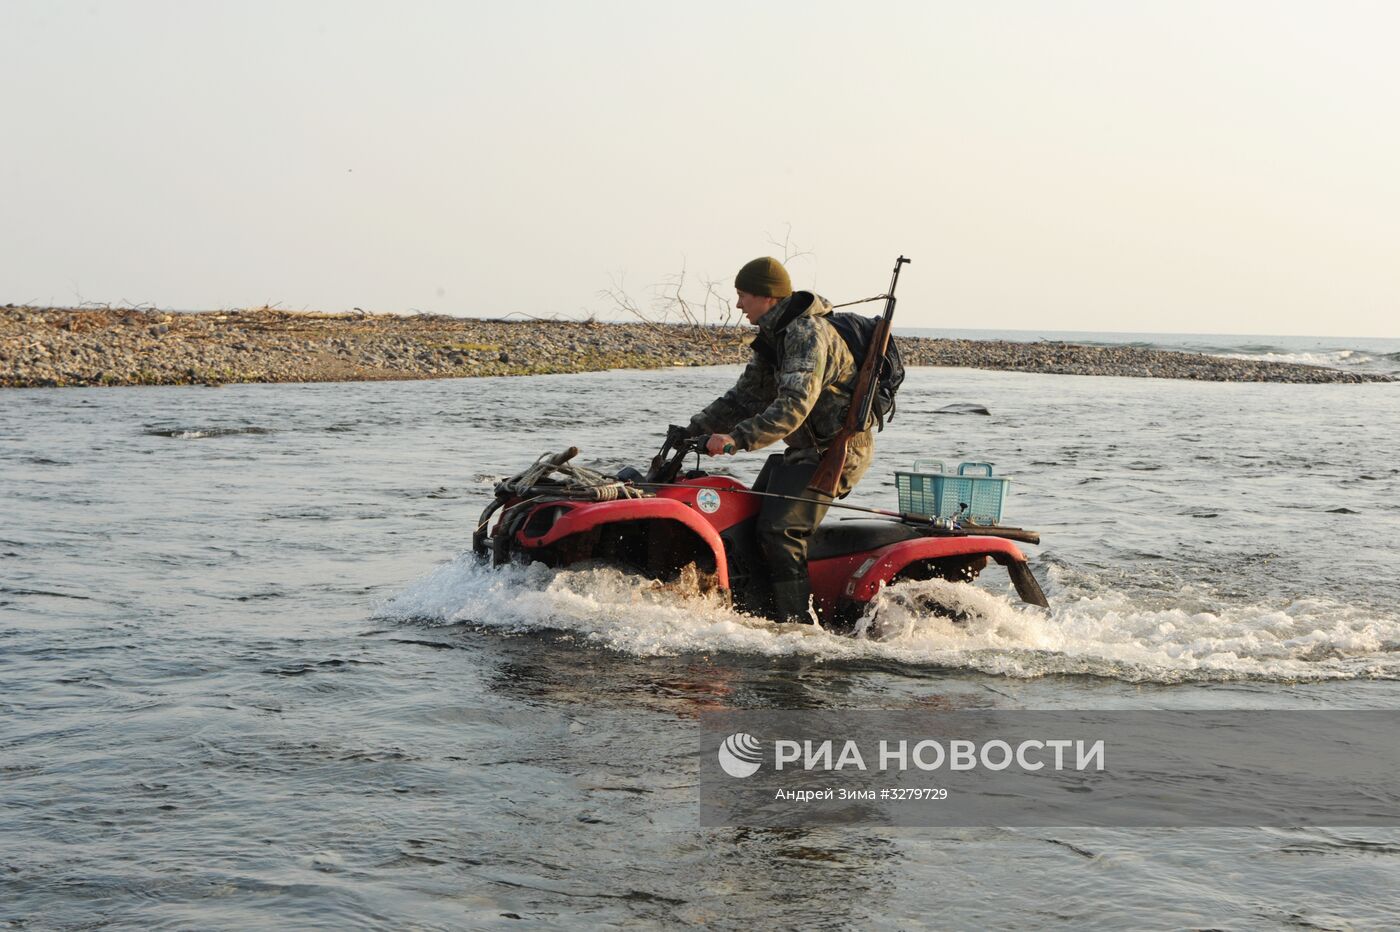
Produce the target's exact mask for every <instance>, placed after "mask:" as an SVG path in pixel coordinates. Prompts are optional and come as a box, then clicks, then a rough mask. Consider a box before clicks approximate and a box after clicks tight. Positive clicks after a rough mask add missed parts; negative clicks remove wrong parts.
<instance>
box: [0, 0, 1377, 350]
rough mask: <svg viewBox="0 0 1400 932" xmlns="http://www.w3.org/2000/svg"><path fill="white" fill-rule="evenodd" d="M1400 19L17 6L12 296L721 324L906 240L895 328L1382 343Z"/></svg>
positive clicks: (1, 204)
mask: <svg viewBox="0 0 1400 932" xmlns="http://www.w3.org/2000/svg"><path fill="white" fill-rule="evenodd" d="M1397 47H1400V4H1397V3H1394V2H1390V0H1385V2H1375V3H1370V2H1363V0H1344V2H1298V0H1259V2H1254V0H1207V2H1195V0H1172V2H1152V3H1148V2H1133V3H1124V2H1121V0H1110V2H1097V0H1042V2H1031V0H1026V2H1005V0H979V2H977V3H967V2H956V3H954V2H942V0H928V2H910V3H879V2H863V3H855V2H850V0H845V2H824V0H806V2H799V3H779V2H753V0H749V2H741V3H730V2H722V0H720V2H707V3H705V4H695V3H685V4H682V3H676V2H657V0H648V2H622V0H593V2H553V0H533V2H530V3H516V4H508V3H500V2H491V3H473V2H415V0H397V2H393V3H389V2H373V3H372V2H358V0H334V2H311V0H281V2H261V0H240V2H237V3H233V2H213V0H181V2H154V0H120V2H116V0H109V2H98V0H85V2H73V0H0V130H3V137H4V138H3V141H0V304H3V303H8V302H13V303H26V304H53V305H64V306H71V305H75V304H80V303H83V302H97V303H110V304H113V305H125V304H133V305H154V306H158V307H161V308H169V309H218V308H233V307H252V306H261V305H263V304H270V305H274V306H278V307H282V308H287V309H294V310H299V309H303V308H305V309H311V310H325V311H342V310H349V309H351V308H357V307H358V308H363V309H365V310H370V311H388V312H399V313H404V312H408V313H411V312H431V313H443V314H453V315H461V316H479V317H499V316H505V315H510V314H521V315H531V316H537V317H550V316H559V317H587V316H589V315H596V316H598V317H600V318H605V319H606V318H617V317H623V316H626V315H627V314H628V312H627V311H626V310H624V304H623V302H624V301H630V302H632V304H634V305H635V306H636V307H637V308H638V309H639V311H640V312H641V313H643V314H646V315H648V316H651V317H657V316H659V315H660V314H661V313H662V312H663V310H664V309H665V308H664V298H660V299H658V290H659V291H660V292H661V293H664V291H665V286H666V283H667V282H672V281H674V280H675V279H676V277H677V276H679V275H681V274H682V272H683V273H684V290H683V291H682V294H683V295H684V296H685V297H687V299H688V300H689V302H690V304H691V306H692V307H695V308H697V310H696V313H697V316H699V315H708V319H710V320H715V319H718V318H719V317H721V316H722V313H723V312H722V309H721V305H720V304H719V303H718V297H723V298H728V299H732V297H733V289H732V283H733V276H734V272H735V271H736V270H737V269H738V267H739V266H740V265H742V264H743V263H744V262H745V261H747V260H749V259H751V258H754V257H755V256H760V255H776V256H777V257H778V258H780V259H782V258H788V257H790V261H789V268H790V271H791V274H792V278H793V281H794V285H795V286H796V287H798V288H809V289H813V290H816V291H818V292H820V293H821V294H823V295H825V296H826V297H827V298H829V299H831V300H832V301H846V300H853V299H856V298H862V297H866V296H869V295H873V294H878V293H879V292H881V291H883V290H884V289H885V287H886V286H887V284H888V281H889V275H890V271H891V269H892V267H893V265H894V259H895V258H896V257H897V256H898V255H901V254H903V255H906V256H909V257H910V258H911V259H912V260H913V262H912V264H911V265H909V266H907V267H905V270H904V272H903V273H902V274H901V277H900V283H899V298H900V301H899V307H898V312H897V317H896V323H897V324H899V325H901V326H904V327H948V328H1007V329H1035V330H1111V331H1151V332H1193V333H1234V334H1242V333H1258V334H1306V335H1322V336H1348V335H1349V336H1371V337H1396V336H1400V170H1398V169H1397V166H1400V118H1398V117H1400V55H1396V54H1395V49H1396V48H1397ZM710 283H712V284H714V285H715V291H714V292H713V295H714V296H711V298H710V301H709V305H708V308H707V309H703V310H702V309H701V308H702V306H703V301H704V299H705V296H706V293H707V284H710ZM609 291H611V292H612V294H611V295H610V294H608V292H609ZM621 295H625V296H626V297H625V298H623V297H621ZM715 296H718V297H715ZM657 300H661V301H662V302H663V304H657V303H655V302H656V301H657ZM670 313H672V314H673V315H674V314H675V309H674V307H672V309H671V311H670Z"/></svg>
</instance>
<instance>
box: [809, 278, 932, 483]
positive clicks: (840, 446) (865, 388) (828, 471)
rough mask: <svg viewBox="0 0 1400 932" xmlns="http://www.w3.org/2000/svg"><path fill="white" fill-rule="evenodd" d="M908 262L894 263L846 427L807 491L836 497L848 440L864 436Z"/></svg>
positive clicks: (844, 425) (861, 367) (825, 454)
mask: <svg viewBox="0 0 1400 932" xmlns="http://www.w3.org/2000/svg"><path fill="white" fill-rule="evenodd" d="M908 261H909V260H908V259H906V258H904V257H903V256H900V257H899V258H898V259H896V260H895V263H894V276H893V277H892V278H891V279H890V290H889V292H888V293H887V294H886V295H885V296H884V297H885V316H884V317H882V318H881V319H880V323H879V324H877V325H876V327H875V333H874V334H873V335H872V336H871V338H870V347H869V349H867V350H866V351H865V359H864V360H862V361H861V364H860V374H859V375H857V376H856V387H855V391H854V392H852V394H851V407H850V410H849V411H847V412H846V423H845V424H843V425H842V426H841V429H840V430H839V431H837V433H836V437H835V438H834V439H833V440H832V441H831V446H830V447H827V450H826V452H825V453H823V454H822V459H821V462H820V463H818V464H817V471H816V472H815V473H813V474H812V481H811V482H809V483H807V491H809V492H816V493H818V494H820V495H825V496H826V497H827V498H835V497H836V486H837V484H839V483H840V481H841V470H843V469H845V468H846V446H847V444H849V443H850V442H851V438H852V437H854V436H856V435H857V434H861V433H864V432H865V430H866V427H867V425H868V424H869V423H870V413H871V409H872V408H873V407H874V405H875V393H876V391H877V390H878V389H879V386H880V369H881V368H882V367H883V366H884V364H885V350H886V349H887V348H888V347H889V344H890V321H891V320H893V319H894V286H895V285H897V284H899V267H900V266H901V265H903V264H904V263H906V262H908Z"/></svg>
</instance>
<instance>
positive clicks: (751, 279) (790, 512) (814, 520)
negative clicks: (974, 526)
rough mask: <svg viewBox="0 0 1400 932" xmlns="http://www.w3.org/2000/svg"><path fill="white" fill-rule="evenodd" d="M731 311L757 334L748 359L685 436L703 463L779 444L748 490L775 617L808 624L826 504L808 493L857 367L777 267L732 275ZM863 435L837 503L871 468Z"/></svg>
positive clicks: (823, 306) (808, 298)
mask: <svg viewBox="0 0 1400 932" xmlns="http://www.w3.org/2000/svg"><path fill="white" fill-rule="evenodd" d="M734 288H735V290H736V291H737V292H738V306H739V309H740V310H741V311H743V312H744V316H745V317H746V318H748V321H749V323H751V324H756V325H757V326H758V331H759V335H758V337H757V338H756V339H755V340H754V343H753V357H752V358H751V359H750V360H749V363H748V365H747V366H746V367H745V369H744V371H743V373H742V374H741V375H740V376H739V381H738V382H736V383H735V385H734V387H733V388H731V389H730V390H729V391H727V392H725V393H724V394H723V395H721V396H720V397H719V398H717V399H715V400H714V401H713V402H711V403H710V404H709V405H708V406H706V408H705V409H704V410H703V411H701V412H700V413H699V414H697V415H695V416H694V417H693V418H691V420H690V427H689V430H690V432H691V435H692V436H698V435H700V434H710V435H711V437H710V441H709V445H708V447H707V450H706V452H707V453H709V454H710V455H711V456H718V455H720V454H721V453H732V452H734V451H736V450H761V449H763V448H764V447H767V446H770V445H772V444H774V443H776V442H777V441H779V440H786V441H787V450H786V452H784V453H776V454H773V455H772V456H770V457H768V461H767V462H766V463H764V465H763V469H762V471H760V472H759V474H758V479H757V480H756V481H755V483H754V486H753V488H754V490H755V491H761V492H770V493H775V494H779V495H786V496H795V497H797V498H802V499H809V500H810V501H795V500H793V499H792V498H764V499H763V506H762V510H761V512H760V513H759V517H758V525H757V529H756V533H757V538H758V545H759V549H760V551H761V552H762V554H763V557H764V560H765V562H766V563H767V567H768V574H769V579H770V582H771V586H772V594H773V609H774V615H775V616H776V617H777V618H779V619H780V620H785V621H809V620H811V614H810V612H811V595H812V592H811V583H810V581H809V579H808V575H807V541H808V538H809V537H810V536H811V535H812V532H813V531H814V530H815V529H816V527H817V525H818V524H820V523H821V520H822V518H823V517H824V516H825V515H826V512H827V508H828V504H827V503H829V502H830V501H832V499H831V498H830V497H828V496H826V495H822V494H821V493H819V492H815V491H812V490H810V489H809V488H808V482H809V481H810V480H811V478H812V475H813V473H815V472H816V470H817V466H818V464H819V463H820V461H821V458H822V454H823V453H825V452H826V450H827V447H828V446H830V445H831V441H832V439H833V438H834V437H835V436H836V434H837V433H838V432H839V431H840V430H841V428H842V425H843V424H844V423H845V420H846V414H847V412H848V411H849V409H850V406H851V395H852V393H853V391H854V389H855V384H856V376H857V374H858V372H859V364H858V363H857V361H856V360H855V358H854V357H853V356H852V355H851V351H850V349H849V348H848V347H847V345H846V342H845V340H843V339H842V338H841V336H840V334H838V333H837V332H836V329H835V328H834V327H833V326H832V325H831V323H830V322H829V321H828V320H827V318H829V317H830V315H831V305H830V304H828V303H827V302H826V301H825V300H824V299H823V298H821V297H820V296H817V295H814V294H812V293H810V292H806V291H799V292H797V293H795V294H794V293H793V290H792V281H791V279H790V278H789V277H788V273H787V270H786V269H785V268H783V264H782V263H781V262H779V261H778V260H777V259H773V258H761V259H754V260H753V261H752V262H749V263H747V264H746V265H745V266H744V267H743V268H741V269H740V270H739V274H738V275H736V276H735V277H734ZM874 453H875V439H874V436H873V433H872V431H871V429H870V428H868V427H867V428H866V429H865V430H864V431H863V432H862V433H859V434H857V435H855V436H853V437H851V439H850V442H849V443H848V444H847V447H846V461H845V466H844V468H843V469H842V471H841V476H840V480H839V482H838V483H837V488H836V497H837V498H843V497H845V496H846V495H847V494H848V493H849V492H850V491H851V489H853V488H854V487H855V485H856V483H857V482H859V481H860V478H861V476H863V475H864V474H865V471H866V469H867V468H869V466H870V461H871V459H872V458H873V456H874Z"/></svg>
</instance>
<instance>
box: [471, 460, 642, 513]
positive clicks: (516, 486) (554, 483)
mask: <svg viewBox="0 0 1400 932" xmlns="http://www.w3.org/2000/svg"><path fill="white" fill-rule="evenodd" d="M577 455H578V447H569V449H567V450H565V451H564V452H563V453H544V454H541V455H540V457H539V459H537V460H535V462H534V465H532V466H530V467H529V468H528V469H526V470H524V471H523V472H519V473H516V474H515V475H514V476H511V477H510V478H509V479H505V480H503V481H501V482H500V483H498V484H497V485H496V495H497V496H502V494H503V493H504V495H506V496H518V497H522V498H523V497H525V496H527V495H536V496H538V495H540V494H541V493H545V492H546V490H547V492H548V494H549V495H558V496H559V497H560V498H586V499H589V500H591V501H595V502H612V501H616V500H618V499H619V498H646V497H647V496H648V494H649V493H647V492H645V491H643V490H642V489H638V488H635V487H633V486H631V485H628V484H626V483H623V482H620V481H618V479H617V478H616V477H614V476H607V475H604V474H603V473H600V472H598V471H597V470H594V469H589V468H587V467H585V466H574V465H571V464H570V463H569V460H571V459H573V458H574V457H575V456H577Z"/></svg>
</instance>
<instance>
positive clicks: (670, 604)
mask: <svg viewBox="0 0 1400 932" xmlns="http://www.w3.org/2000/svg"><path fill="white" fill-rule="evenodd" d="M1054 575H1056V573H1055V570H1054V569H1052V577H1053V576H1054ZM1066 575H1068V574H1066ZM1052 581H1054V580H1052ZM1054 582H1055V583H1056V584H1055V588H1054V591H1055V593H1056V594H1055V597H1054V598H1053V602H1054V605H1055V608H1054V610H1053V611H1052V612H1050V613H1045V612H1043V611H1041V610H1039V609H1036V608H1034V607H1031V606H1025V605H1022V604H1020V603H1017V602H1013V601H1012V599H1011V597H1010V596H1009V595H1004V594H1002V593H999V592H992V591H988V590H986V589H982V588H979V587H977V586H970V585H965V584H958V583H949V582H944V581H940V580H931V581H922V582H908V583H901V584H898V585H895V586H892V587H890V588H889V589H887V590H885V592H883V593H882V594H881V596H880V598H879V599H878V600H877V602H876V603H875V605H874V606H873V607H872V610H871V611H870V612H869V613H867V616H866V617H865V618H863V619H862V620H861V622H860V623H859V625H858V626H857V634H856V636H855V637H843V636H839V635H835V634H832V633H830V632H827V631H824V630H822V629H820V628H817V627H815V626H811V625H775V624H772V623H770V622H767V621H765V620H763V619H757V618H752V617H749V616H747V615H744V614H741V613H739V612H735V611H733V610H732V609H730V608H729V607H728V606H726V605H725V604H724V603H723V602H722V601H721V600H720V599H718V598H703V597H700V596H686V595H683V594H679V593H677V592H675V591H674V590H673V589H672V588H670V587H663V586H661V585H660V584H658V583H656V582H653V581H650V580H645V579H640V578H638V577H636V576H630V575H627V574H624V573H622V572H620V571H618V570H616V569H613V568H608V567H593V568H587V569H570V570H558V571H556V570H551V569H549V568H547V567H545V566H543V565H540V564H534V565H531V566H528V567H520V566H512V567H505V568H502V569H499V570H492V569H490V568H488V567H485V566H482V565H481V564H479V563H477V562H476V560H475V558H474V557H472V556H471V555H470V554H468V555H465V556H463V557H460V558H458V559H457V560H455V561H453V562H452V563H449V564H446V565H444V566H441V567H439V568H438V569H436V570H435V571H433V572H432V573H430V574H428V575H427V576H425V577H424V578H423V579H421V580H419V581H418V582H416V583H414V584H413V585H411V586H409V587H408V589H406V590H405V591H404V592H403V593H401V594H399V595H398V596H396V597H394V598H393V599H391V600H389V601H388V602H386V603H385V604H384V605H382V606H381V607H380V609H379V611H378V613H377V614H378V616H379V617H381V618H386V619H392V620H399V621H405V622H410V621H411V622H419V623H422V622H427V623H430V624H472V625H480V626H482V627H486V628H492V629H497V630H503V631H512V632H517V631H528V630H538V629H554V630H563V631H569V632H572V633H574V634H577V635H581V636H582V638H583V640H584V641H586V642H587V643H589V644H592V645H594V646H597V647H603V648H607V649H611V650H617V651H622V652H625V653H630V654H634V655H638V656H668V655H677V654H685V653H696V652H715V651H721V652H731V653H739V654H752V655H761V656H785V655H804V656H810V657H813V658H816V659H822V660H828V661H843V660H863V661H864V660H883V661H892V662H896V663H901V664H906V665H911V666H935V667H943V668H951V669H965V670H971V671H975V672H980V673H986V674H991V675H998V676H1007V677H1015V678H1035V677H1041V676H1047V675H1083V676H1097V677H1109V678H1114V679H1119V680H1123V681H1126V682H1135V683H1143V682H1152V683H1180V682H1225V681H1233V680H1266V681H1303V680H1307V681H1315V680H1335V679H1355V678H1364V677H1370V678H1379V679H1400V618H1397V617H1393V616H1384V615H1380V614H1377V613H1375V612H1368V611H1366V610H1364V609H1361V608H1358V607H1354V606H1348V605H1344V604H1341V603H1337V602H1334V601H1331V600H1327V599H1321V598H1316V599H1313V598H1307V599H1295V600H1293V601H1291V602H1288V603H1285V604H1266V603H1249V604H1243V605H1226V604H1220V603H1218V602H1217V604H1216V605H1215V606H1214V607H1213V608H1212V609H1211V610H1199V609H1196V610H1192V609H1184V608H1179V607H1162V606H1160V605H1151V604H1146V603H1145V602H1144V601H1143V599H1142V598H1141V597H1137V596H1133V595H1130V594H1128V593H1125V592H1122V591H1117V590H1114V589H1111V588H1107V587H1098V588H1095V587H1093V586H1080V587H1079V588H1077V589H1074V588H1070V587H1069V586H1066V585H1063V584H1061V583H1060V582H1058V581H1054ZM1199 601H1201V600H1197V602H1198V603H1199ZM930 604H937V605H941V606H942V607H943V608H944V611H942V612H940V613H932V612H930V611H929V610H928V606H929V605H930Z"/></svg>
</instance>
